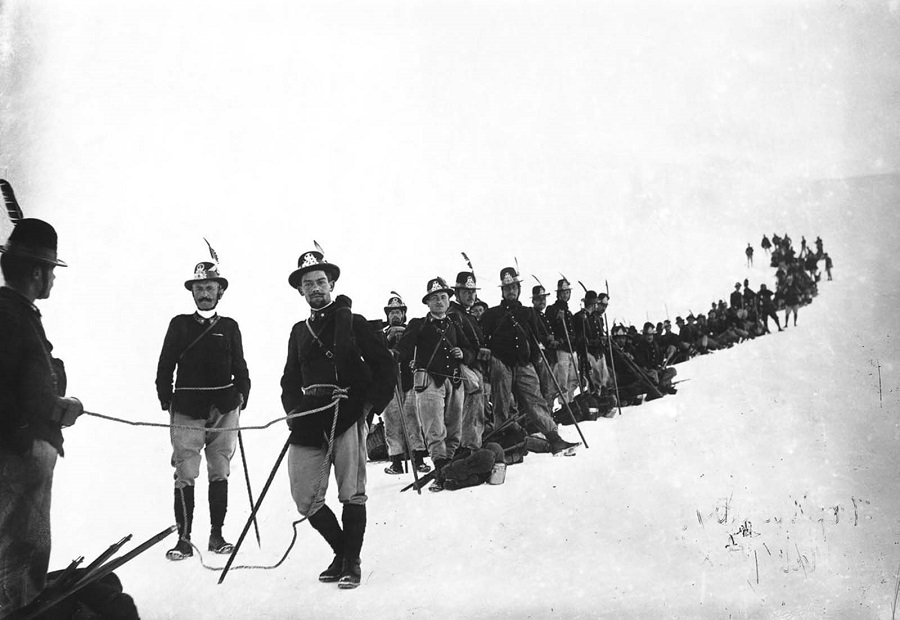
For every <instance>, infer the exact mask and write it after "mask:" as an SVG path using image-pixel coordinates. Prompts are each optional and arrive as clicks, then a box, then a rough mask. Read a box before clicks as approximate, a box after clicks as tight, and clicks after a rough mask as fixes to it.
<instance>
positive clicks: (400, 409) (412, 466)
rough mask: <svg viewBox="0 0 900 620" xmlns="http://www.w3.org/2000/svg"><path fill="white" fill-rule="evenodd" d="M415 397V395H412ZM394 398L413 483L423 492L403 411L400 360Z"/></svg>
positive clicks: (417, 489) (420, 492)
mask: <svg viewBox="0 0 900 620" xmlns="http://www.w3.org/2000/svg"><path fill="white" fill-rule="evenodd" d="M410 398H415V396H414V395H413V396H410ZM394 400H396V401H397V411H398V413H399V415H400V427H401V428H402V429H403V444H404V448H405V449H406V460H407V462H408V463H409V468H410V469H411V470H412V474H413V485H414V486H415V489H416V493H418V494H419V495H421V494H422V487H421V486H419V472H418V471H417V470H416V463H415V461H414V460H413V450H412V439H411V438H410V436H409V427H408V426H406V415H405V413H404V411H403V400H402V399H401V398H400V362H397V381H396V382H395V383H394Z"/></svg>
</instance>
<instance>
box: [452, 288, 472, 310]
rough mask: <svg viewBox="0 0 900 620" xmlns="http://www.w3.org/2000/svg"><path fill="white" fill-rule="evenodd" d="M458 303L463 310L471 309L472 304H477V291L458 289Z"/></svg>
mask: <svg viewBox="0 0 900 620" xmlns="http://www.w3.org/2000/svg"><path fill="white" fill-rule="evenodd" d="M456 301H458V302H459V304H460V305H461V306H462V307H463V308H471V307H472V304H474V303H475V290H474V289H470V288H458V289H456Z"/></svg>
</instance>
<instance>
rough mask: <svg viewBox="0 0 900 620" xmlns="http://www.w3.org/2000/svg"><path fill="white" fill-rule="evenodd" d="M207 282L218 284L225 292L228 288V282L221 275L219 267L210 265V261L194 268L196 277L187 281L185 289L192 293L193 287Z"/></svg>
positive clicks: (213, 264) (198, 264)
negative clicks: (198, 283)
mask: <svg viewBox="0 0 900 620" xmlns="http://www.w3.org/2000/svg"><path fill="white" fill-rule="evenodd" d="M207 280H212V281H213V282H218V283H219V286H221V287H222V290H223V291H224V290H225V289H226V288H228V280H226V279H225V278H223V277H222V276H221V275H220V274H219V267H218V265H216V264H215V263H210V262H208V261H205V262H202V263H197V265H196V266H195V267H194V277H193V278H191V279H190V280H185V282H184V288H186V289H187V290H189V291H190V290H191V289H192V287H193V285H194V284H196V283H197V282H205V281H207Z"/></svg>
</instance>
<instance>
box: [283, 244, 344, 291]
mask: <svg viewBox="0 0 900 620" xmlns="http://www.w3.org/2000/svg"><path fill="white" fill-rule="evenodd" d="M318 269H321V270H322V271H324V272H325V273H326V274H327V275H328V276H330V277H331V281H332V282H336V281H337V279H338V278H339V277H340V275H341V268H340V267H338V266H337V265H335V264H334V263H329V262H328V261H327V260H325V256H324V255H323V254H322V253H321V252H319V251H318V250H310V251H309V252H305V253H304V254H302V255H301V256H300V258H298V259H297V269H295V270H294V271H293V272H292V273H291V275H290V276H288V284H290V285H291V287H292V288H297V287H299V286H300V279H301V278H302V277H303V274H305V273H308V272H310V271H316V270H318Z"/></svg>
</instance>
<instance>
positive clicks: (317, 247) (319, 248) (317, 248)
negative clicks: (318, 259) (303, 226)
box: [313, 239, 325, 256]
mask: <svg viewBox="0 0 900 620" xmlns="http://www.w3.org/2000/svg"><path fill="white" fill-rule="evenodd" d="M313 247H315V248H316V252H318V253H319V254H321V255H322V256H325V250H323V249H322V246H321V245H319V242H318V241H316V240H315V239H313Z"/></svg>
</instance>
